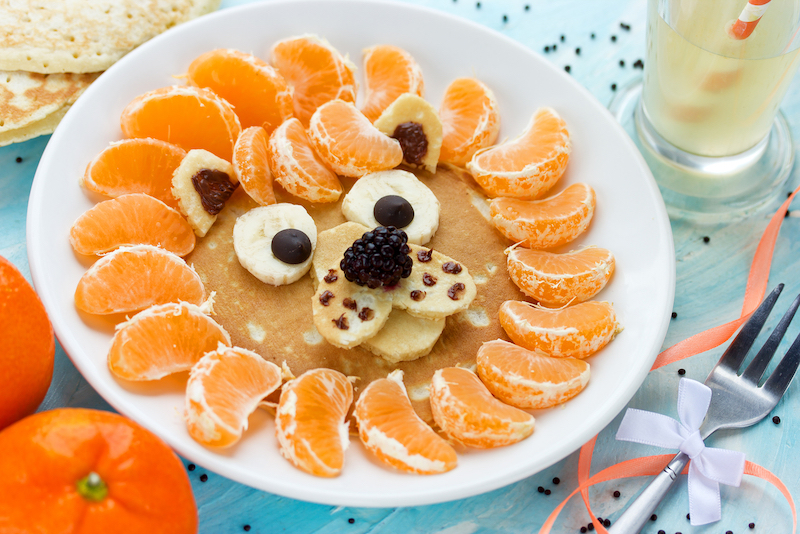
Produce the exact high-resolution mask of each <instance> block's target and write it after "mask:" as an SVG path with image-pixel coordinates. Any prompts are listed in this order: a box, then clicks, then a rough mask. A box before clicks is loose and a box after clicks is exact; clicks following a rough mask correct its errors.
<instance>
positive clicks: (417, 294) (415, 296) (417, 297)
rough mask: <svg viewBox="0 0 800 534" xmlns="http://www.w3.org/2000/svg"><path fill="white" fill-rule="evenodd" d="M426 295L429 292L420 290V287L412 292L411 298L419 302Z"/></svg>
mask: <svg viewBox="0 0 800 534" xmlns="http://www.w3.org/2000/svg"><path fill="white" fill-rule="evenodd" d="M426 296H427V294H426V293H425V292H424V291H420V290H419V289H415V290H414V291H412V292H411V300H414V301H417V302H419V301H421V300H422V299H424V298H425V297H426Z"/></svg>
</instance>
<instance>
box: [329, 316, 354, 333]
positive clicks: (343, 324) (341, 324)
mask: <svg viewBox="0 0 800 534" xmlns="http://www.w3.org/2000/svg"><path fill="white" fill-rule="evenodd" d="M331 321H333V324H335V325H336V328H338V329H339V330H349V329H350V323H348V322H347V317H345V316H344V314H341V315H340V316H339V318H338V319H331Z"/></svg>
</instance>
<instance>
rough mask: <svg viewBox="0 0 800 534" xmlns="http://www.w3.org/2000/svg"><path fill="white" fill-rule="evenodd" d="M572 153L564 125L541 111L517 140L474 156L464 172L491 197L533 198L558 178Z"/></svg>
mask: <svg viewBox="0 0 800 534" xmlns="http://www.w3.org/2000/svg"><path fill="white" fill-rule="evenodd" d="M571 152H572V145H571V144H570V140H569V131H568V130H567V124H566V123H565V122H564V120H563V119H562V118H561V117H559V116H558V114H557V113H556V112H555V111H554V110H552V109H550V108H541V109H538V110H537V111H536V113H534V115H533V118H531V121H530V123H529V124H528V126H527V128H525V131H524V132H522V134H521V135H520V136H519V137H517V138H516V139H514V140H513V141H509V142H508V143H504V144H502V145H500V146H496V147H493V148H490V149H488V150H485V151H481V152H478V153H476V154H475V155H474V156H473V157H472V159H471V160H470V162H469V163H468V164H467V169H468V170H469V172H470V173H471V174H472V176H473V177H474V178H475V181H476V182H478V184H480V186H481V187H482V188H483V189H484V190H485V191H486V192H487V193H489V195H490V196H493V197H512V198H522V199H534V198H539V197H540V196H541V195H543V194H544V193H545V192H547V191H548V190H549V189H550V188H551V187H553V185H554V184H555V183H556V182H557V181H558V179H559V178H561V176H562V175H563V174H564V170H565V169H566V167H567V162H568V161H569V155H570V153H571Z"/></svg>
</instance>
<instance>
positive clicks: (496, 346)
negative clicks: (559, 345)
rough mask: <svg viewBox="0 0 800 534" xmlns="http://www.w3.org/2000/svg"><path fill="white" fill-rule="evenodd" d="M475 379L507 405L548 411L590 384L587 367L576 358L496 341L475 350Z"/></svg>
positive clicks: (488, 342) (586, 364)
mask: <svg viewBox="0 0 800 534" xmlns="http://www.w3.org/2000/svg"><path fill="white" fill-rule="evenodd" d="M478 376H479V377H480V378H481V381H482V382H483V383H484V384H485V385H486V387H487V388H488V389H489V391H491V392H492V395H494V396H495V397H497V398H498V399H500V400H501V401H503V402H505V403H506V404H510V405H511V406H516V407H517V408H523V409H539V408H549V407H551V406H555V405H556V404H561V403H562V402H565V401H567V400H569V399H571V398H572V397H574V396H575V395H577V394H578V393H580V392H581V391H583V388H584V387H586V384H587V383H588V382H589V364H588V363H586V362H585V361H583V360H578V359H576V358H551V357H550V356H546V355H543V354H537V353H535V352H533V351H530V350H527V349H524V348H522V347H518V346H517V345H514V344H513V343H509V342H508V341H502V340H500V339H496V340H494V341H487V342H486V343H484V344H483V345H481V348H480V349H478Z"/></svg>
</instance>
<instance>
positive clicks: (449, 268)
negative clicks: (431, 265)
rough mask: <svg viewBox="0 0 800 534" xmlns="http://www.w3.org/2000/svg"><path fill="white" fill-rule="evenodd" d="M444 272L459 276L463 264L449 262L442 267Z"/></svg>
mask: <svg viewBox="0 0 800 534" xmlns="http://www.w3.org/2000/svg"><path fill="white" fill-rule="evenodd" d="M442 270H443V271H444V272H446V273H449V274H458V273H460V272H461V264H459V263H456V262H454V261H448V262H447V263H445V264H444V265H442Z"/></svg>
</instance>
